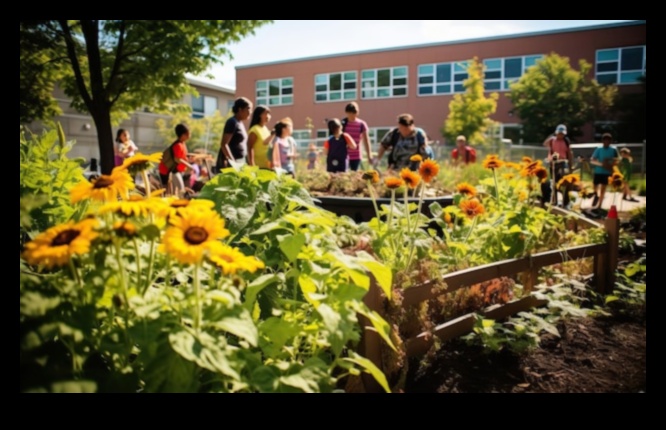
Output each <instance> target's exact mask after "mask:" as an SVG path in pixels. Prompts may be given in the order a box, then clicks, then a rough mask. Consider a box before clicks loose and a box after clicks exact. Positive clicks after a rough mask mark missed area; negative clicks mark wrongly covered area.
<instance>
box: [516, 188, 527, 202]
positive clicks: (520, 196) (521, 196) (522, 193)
mask: <svg viewBox="0 0 666 430" xmlns="http://www.w3.org/2000/svg"><path fill="white" fill-rule="evenodd" d="M528 196H529V195H528V194H527V191H525V190H520V192H519V193H518V201H519V202H524V201H525V200H527V197H528Z"/></svg>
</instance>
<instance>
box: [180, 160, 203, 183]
mask: <svg viewBox="0 0 666 430" xmlns="http://www.w3.org/2000/svg"><path fill="white" fill-rule="evenodd" d="M187 161H189V163H190V165H191V166H192V168H191V169H190V168H188V169H185V172H184V173H183V182H184V183H185V186H186V187H187V188H193V187H194V184H195V183H196V182H197V181H198V180H199V178H200V176H201V166H200V165H199V162H200V160H199V159H197V158H196V157H195V154H193V153H191V152H189V153H188V154H187Z"/></svg>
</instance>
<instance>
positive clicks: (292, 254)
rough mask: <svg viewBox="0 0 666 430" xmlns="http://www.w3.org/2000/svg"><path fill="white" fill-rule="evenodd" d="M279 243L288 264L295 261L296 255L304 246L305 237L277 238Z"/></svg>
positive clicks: (301, 235) (299, 235) (300, 235)
mask: <svg viewBox="0 0 666 430" xmlns="http://www.w3.org/2000/svg"><path fill="white" fill-rule="evenodd" d="M278 240H279V241H280V250H281V251H282V253H283V254H284V255H285V256H286V257H287V260H289V261H290V262H294V261H296V258H297V257H298V254H299V253H300V252H301V249H302V248H303V245H304V244H305V235H303V234H294V235H286V236H281V237H278Z"/></svg>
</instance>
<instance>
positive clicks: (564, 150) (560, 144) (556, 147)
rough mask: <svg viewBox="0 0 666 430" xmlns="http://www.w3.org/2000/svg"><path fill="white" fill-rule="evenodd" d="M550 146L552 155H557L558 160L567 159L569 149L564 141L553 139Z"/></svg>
mask: <svg viewBox="0 0 666 430" xmlns="http://www.w3.org/2000/svg"><path fill="white" fill-rule="evenodd" d="M550 145H551V148H552V150H553V154H554V153H557V154H558V155H559V156H560V160H568V159H569V147H568V146H567V142H566V141H565V140H564V139H558V138H557V137H553V138H552V140H551V141H550Z"/></svg>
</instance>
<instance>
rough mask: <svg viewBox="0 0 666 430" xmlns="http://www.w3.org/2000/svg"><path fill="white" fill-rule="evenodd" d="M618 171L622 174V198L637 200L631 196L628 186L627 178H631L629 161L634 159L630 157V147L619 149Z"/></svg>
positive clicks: (630, 200)
mask: <svg viewBox="0 0 666 430" xmlns="http://www.w3.org/2000/svg"><path fill="white" fill-rule="evenodd" d="M620 157H621V158H620V172H621V173H622V176H624V188H623V190H622V200H626V201H628V202H634V203H635V202H637V201H638V200H636V199H635V198H633V197H632V196H631V188H629V180H630V179H631V163H633V161H634V159H633V158H631V149H629V148H627V147H624V148H622V149H620Z"/></svg>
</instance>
